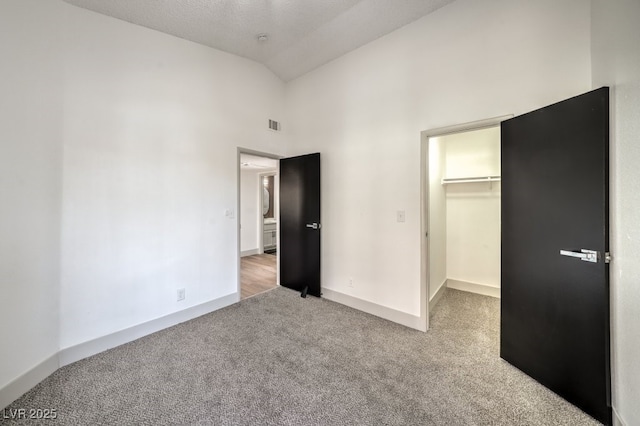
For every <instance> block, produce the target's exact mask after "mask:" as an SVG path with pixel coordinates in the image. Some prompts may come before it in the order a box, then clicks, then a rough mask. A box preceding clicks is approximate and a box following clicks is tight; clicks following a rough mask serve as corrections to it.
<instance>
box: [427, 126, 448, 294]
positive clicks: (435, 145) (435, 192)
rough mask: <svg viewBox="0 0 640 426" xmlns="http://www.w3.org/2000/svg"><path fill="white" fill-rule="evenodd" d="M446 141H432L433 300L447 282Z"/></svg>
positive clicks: (436, 139) (430, 195) (431, 232)
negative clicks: (443, 180)
mask: <svg viewBox="0 0 640 426" xmlns="http://www.w3.org/2000/svg"><path fill="white" fill-rule="evenodd" d="M445 154H446V151H445V147H444V146H443V138H441V137H434V138H429V177H428V178H429V213H428V217H429V227H428V232H429V249H428V250H429V251H428V256H429V300H432V299H433V297H434V296H435V295H436V293H437V292H438V290H440V288H441V287H442V286H443V285H444V284H446V281H447V198H446V192H445V187H444V186H443V185H442V178H443V177H444V173H445V164H446V156H445Z"/></svg>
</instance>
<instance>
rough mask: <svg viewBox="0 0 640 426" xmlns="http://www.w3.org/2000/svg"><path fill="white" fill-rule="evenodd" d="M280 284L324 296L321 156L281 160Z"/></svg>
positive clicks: (304, 293)
mask: <svg viewBox="0 0 640 426" xmlns="http://www.w3.org/2000/svg"><path fill="white" fill-rule="evenodd" d="M280 285H283V286H285V287H289V288H292V289H294V290H298V291H301V292H302V296H303V297H304V296H306V295H307V293H309V294H311V295H313V296H317V297H320V294H321V293H320V154H318V153H316V154H308V155H303V156H300V157H292V158H284V159H281V160H280Z"/></svg>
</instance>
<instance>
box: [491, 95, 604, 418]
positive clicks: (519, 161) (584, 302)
mask: <svg viewBox="0 0 640 426" xmlns="http://www.w3.org/2000/svg"><path fill="white" fill-rule="evenodd" d="M501 144H502V283H501V285H502V298H501V309H502V312H501V327H500V330H501V340H500V355H501V357H502V358H504V359H505V360H506V361H508V362H509V363H511V364H513V365H514V366H516V367H518V368H519V369H520V370H522V371H523V372H525V373H527V374H528V375H530V376H531V377H533V378H534V379H536V380H537V381H539V382H540V383H542V384H543V385H545V386H547V387H548V388H550V389H551V390H553V391H554V392H556V393H557V394H559V395H560V396H562V397H564V398H565V399H567V400H568V401H569V402H571V403H573V404H575V405H576V406H578V407H580V408H581V409H582V410H584V411H585V412H587V413H588V414H590V415H592V416H593V417H595V418H596V419H598V420H599V421H601V422H603V423H605V424H610V423H611V408H610V406H611V404H610V366H609V265H608V259H607V253H608V252H609V225H608V224H609V208H608V201H609V189H608V188H609V183H608V177H609V89H608V88H606V87H605V88H601V89H598V90H595V91H592V92H589V93H586V94H584V95H580V96H577V97H574V98H571V99H568V100H566V101H563V102H559V103H557V104H554V105H551V106H548V107H546V108H543V109H540V110H537V111H533V112H530V113H528V114H525V115H522V116H519V117H515V118H512V119H510V120H507V121H505V122H503V123H502V136H501ZM583 250H591V251H594V252H595V253H586V252H583ZM589 258H591V259H589ZM589 260H592V261H589Z"/></svg>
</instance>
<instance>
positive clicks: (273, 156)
mask: <svg viewBox="0 0 640 426" xmlns="http://www.w3.org/2000/svg"><path fill="white" fill-rule="evenodd" d="M242 154H248V155H255V156H258V157H264V158H271V159H273V160H277V161H278V165H277V168H276V172H275V174H276V176H279V175H280V161H279V160H280V159H281V158H283V156H281V155H277V154H271V153H268V152H264V151H257V150H255V149H250V148H243V147H237V152H236V212H237V215H236V297H237V300H236V301H237V302H239V301H240V298H241V284H242V277H241V264H240V257H241V254H242V253H241V252H242V250H241V242H242V240H241V230H240V224H241V220H240V219H241V214H242V213H241V210H240V207H241V203H240V201H241V200H240V197H241V182H240V179H241V177H240V173H241V172H242V170H241V164H240V163H241V161H240V156H241V155H242ZM261 198H262V197H261ZM278 203H279V200H278ZM276 211H280V206H277V209H276ZM276 236H277V237H276V250H280V221H279V220H278V221H277V222H276ZM260 242H261V243H262V237H260ZM276 261H277V263H276V284H277V285H280V256H276Z"/></svg>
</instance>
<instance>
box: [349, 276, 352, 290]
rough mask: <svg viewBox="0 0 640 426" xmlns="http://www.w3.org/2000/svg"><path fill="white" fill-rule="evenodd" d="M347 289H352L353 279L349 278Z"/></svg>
mask: <svg viewBox="0 0 640 426" xmlns="http://www.w3.org/2000/svg"><path fill="white" fill-rule="evenodd" d="M349 288H353V278H349Z"/></svg>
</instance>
